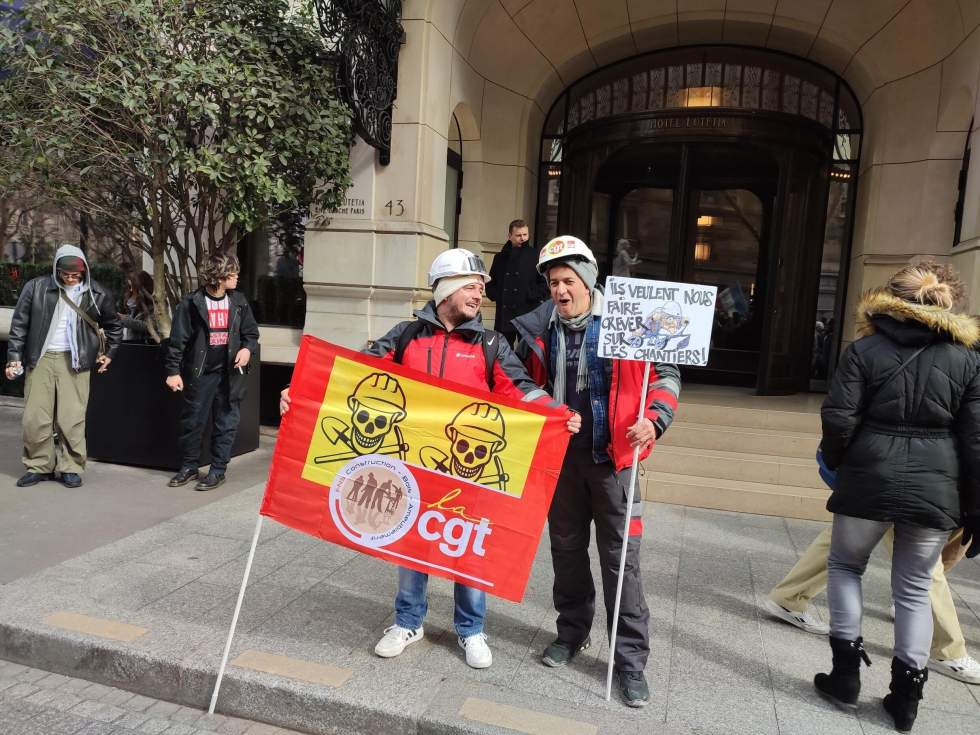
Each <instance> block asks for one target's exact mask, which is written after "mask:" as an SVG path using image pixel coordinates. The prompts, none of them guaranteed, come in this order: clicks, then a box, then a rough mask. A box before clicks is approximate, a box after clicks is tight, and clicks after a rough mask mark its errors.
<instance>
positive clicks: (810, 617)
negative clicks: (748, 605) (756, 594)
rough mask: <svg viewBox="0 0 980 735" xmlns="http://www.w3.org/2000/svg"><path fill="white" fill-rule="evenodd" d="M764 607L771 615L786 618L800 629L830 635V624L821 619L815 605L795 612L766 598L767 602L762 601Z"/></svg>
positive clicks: (815, 633) (781, 618)
mask: <svg viewBox="0 0 980 735" xmlns="http://www.w3.org/2000/svg"><path fill="white" fill-rule="evenodd" d="M762 607H763V608H764V609H765V611H766V612H767V613H769V614H770V615H772V616H774V617H777V618H779V619H780V620H785V621H786V622H787V623H789V624H790V625H795V626H796V627H797V628H799V629H800V630H805V631H806V632H807V633H813V634H814V635H830V626H829V625H827V624H826V623H825V622H824V621H823V620H821V619H820V615H819V614H818V613H817V611H816V610H814V609H813V607H808V608H807V609H806V610H804V611H803V612H793V611H792V610H787V609H786V608H785V607H783V606H782V605H779V604H777V603H776V602H773V600H771V599H769V598H768V597H767V598H766V600H765V602H763V603H762Z"/></svg>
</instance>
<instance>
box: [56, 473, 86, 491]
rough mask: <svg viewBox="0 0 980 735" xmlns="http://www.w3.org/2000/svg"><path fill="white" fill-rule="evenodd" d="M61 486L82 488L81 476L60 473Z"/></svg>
mask: <svg viewBox="0 0 980 735" xmlns="http://www.w3.org/2000/svg"><path fill="white" fill-rule="evenodd" d="M61 484H62V485H64V486H65V487H81V486H82V476H81V475H79V474H78V473H77V472H62V473H61Z"/></svg>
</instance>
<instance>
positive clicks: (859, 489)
mask: <svg viewBox="0 0 980 735" xmlns="http://www.w3.org/2000/svg"><path fill="white" fill-rule="evenodd" d="M858 330H859V334H863V335H865V336H862V337H861V339H859V340H857V341H856V342H854V344H852V345H851V346H850V347H848V348H847V350H846V351H845V352H844V355H843V356H842V357H841V362H840V366H839V367H838V368H837V372H836V373H835V374H834V380H833V383H832V384H831V387H830V392H829V393H828V394H827V398H826V399H825V400H824V404H823V408H822V409H821V412H820V414H821V418H822V420H823V441H822V442H821V445H820V446H821V449H822V450H823V456H824V461H825V462H826V464H827V466H828V467H829V468H830V469H835V470H837V480H836V482H835V483H834V492H833V494H832V495H831V497H830V500H829V501H828V503H827V510H829V511H830V512H832V513H841V514H843V515H847V516H854V517H856V518H866V519H868V520H873V521H881V522H887V523H908V524H911V525H914V526H922V527H924V528H934V529H937V530H951V529H954V528H956V527H957V526H959V525H960V522H961V512H963V513H968V514H971V515H973V514H980V356H978V355H977V352H976V351H975V347H976V343H977V340H978V338H980V328H978V325H977V322H976V320H975V319H974V318H973V317H971V316H967V315H963V314H953V313H951V312H949V311H946V310H944V309H940V308H938V307H934V306H922V305H920V304H914V303H910V302H908V301H905V300H903V299H900V298H897V297H895V296H892V295H891V294H890V293H888V292H886V291H884V290H878V291H872V292H870V293H869V294H867V295H866V296H865V297H864V298H863V299H862V300H861V303H860V304H859V305H858ZM923 346H924V347H925V349H924V350H923V351H922V352H921V353H919V354H918V355H915V352H916V350H918V349H919V348H920V347H923ZM913 355H915V357H914V358H912V356H913ZM909 358H912V361H911V362H909V363H908V364H907V365H906V366H905V367H904V368H902V370H901V372H899V373H896V372H895V371H896V370H897V369H898V368H899V367H900V366H901V365H902V364H903V363H905V361H906V360H908V359H909Z"/></svg>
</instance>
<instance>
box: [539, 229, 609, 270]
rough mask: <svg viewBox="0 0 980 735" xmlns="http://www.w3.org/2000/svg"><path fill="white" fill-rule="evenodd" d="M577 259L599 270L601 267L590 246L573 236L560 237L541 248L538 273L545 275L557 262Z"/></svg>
mask: <svg viewBox="0 0 980 735" xmlns="http://www.w3.org/2000/svg"><path fill="white" fill-rule="evenodd" d="M575 258H580V259H582V260H587V261H589V262H590V263H592V265H594V266H596V267H597V268H598V267H599V264H598V263H597V262H596V259H595V256H594V255H593V254H592V251H591V250H589V246H588V245H586V244H585V243H584V242H582V241H581V240H579V239H578V238H577V237H572V236H571V235H559V236H558V237H555V238H552V239H551V240H549V241H548V243H547V244H546V245H545V246H544V247H543V248H541V254H540V255H538V273H541V274H544V272H545V271H546V270H547V269H548V268H550V267H551V266H552V265H555V263H556V262H557V261H561V260H572V259H575Z"/></svg>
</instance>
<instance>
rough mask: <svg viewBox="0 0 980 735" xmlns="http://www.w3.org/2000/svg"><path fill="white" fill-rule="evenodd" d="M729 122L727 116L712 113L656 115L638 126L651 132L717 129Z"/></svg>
mask: <svg viewBox="0 0 980 735" xmlns="http://www.w3.org/2000/svg"><path fill="white" fill-rule="evenodd" d="M730 123H731V120H730V119H729V118H727V117H716V116H714V115H678V116H676V117H657V118H654V119H652V120H643V121H642V122H641V123H640V125H639V127H640V131H641V132H644V133H653V132H656V131H658V130H671V129H677V128H683V129H691V128H702V129H711V130H719V129H723V128H727V127H728V126H729V124H730Z"/></svg>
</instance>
